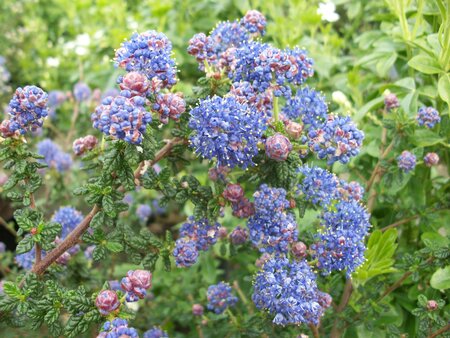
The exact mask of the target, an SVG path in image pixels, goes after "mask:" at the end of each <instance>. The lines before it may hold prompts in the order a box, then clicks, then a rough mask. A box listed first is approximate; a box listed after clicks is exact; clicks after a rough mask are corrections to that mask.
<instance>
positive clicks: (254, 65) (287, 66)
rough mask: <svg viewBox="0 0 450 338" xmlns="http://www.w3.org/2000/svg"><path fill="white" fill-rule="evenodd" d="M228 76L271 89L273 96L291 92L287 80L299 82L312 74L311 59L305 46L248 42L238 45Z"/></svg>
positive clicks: (260, 91) (256, 86) (234, 79)
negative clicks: (276, 46) (279, 47)
mask: <svg viewBox="0 0 450 338" xmlns="http://www.w3.org/2000/svg"><path fill="white" fill-rule="evenodd" d="M233 55H234V62H233V66H232V67H231V69H230V70H229V74H228V76H229V77H230V78H231V79H232V80H233V81H238V82H239V81H247V82H249V83H251V85H252V87H253V88H254V89H255V90H256V91H257V92H259V93H264V92H266V91H267V90H271V91H273V94H274V95H275V96H285V97H287V98H289V97H290V96H291V88H290V86H289V84H293V85H300V84H302V83H303V82H305V80H306V79H307V78H308V77H311V76H312V75H313V73H314V72H313V69H312V65H313V61H312V59H310V58H308V57H307V56H306V52H305V51H304V50H301V49H298V48H295V49H288V48H287V49H285V50H280V49H277V48H275V47H273V46H271V45H269V44H264V43H260V42H249V43H247V44H245V45H244V46H242V47H240V48H237V49H236V50H235V51H234V53H233Z"/></svg>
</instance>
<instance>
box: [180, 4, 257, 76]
mask: <svg viewBox="0 0 450 338" xmlns="http://www.w3.org/2000/svg"><path fill="white" fill-rule="evenodd" d="M265 27H266V18H265V17H264V16H263V15H262V14H261V13H260V12H258V11H256V10H250V11H248V12H247V14H246V15H245V16H244V17H243V18H242V19H241V20H235V21H233V22H228V21H227V22H220V23H219V24H218V25H217V26H216V28H215V29H213V31H212V32H211V34H210V35H209V36H206V35H205V34H204V33H199V34H196V35H194V36H193V37H192V39H191V40H189V47H188V49H187V51H188V53H189V54H190V55H192V56H194V57H195V58H196V60H197V62H198V64H199V69H200V70H205V66H204V63H205V61H206V62H207V63H208V64H210V65H215V66H218V67H219V68H223V66H224V65H227V64H228V63H229V62H228V61H227V58H228V57H229V56H230V54H232V53H230V52H231V51H233V50H235V48H237V47H241V46H243V45H245V44H246V43H248V42H249V41H251V40H253V39H254V38H257V37H258V36H262V35H264V34H265Z"/></svg>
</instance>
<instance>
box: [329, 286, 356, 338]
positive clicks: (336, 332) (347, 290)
mask: <svg viewBox="0 0 450 338" xmlns="http://www.w3.org/2000/svg"><path fill="white" fill-rule="evenodd" d="M352 291H353V286H352V280H351V279H350V278H349V279H347V281H346V282H345V286H344V292H343V293H342V297H341V301H340V303H339V305H338V307H337V309H336V315H339V313H341V312H342V311H344V309H345V307H346V306H347V304H348V302H349V301H350V297H351V296H352ZM338 324H339V319H338V317H336V319H335V320H334V324H333V328H332V329H331V334H330V337H331V338H337V337H340V331H341V330H340V329H339V327H338Z"/></svg>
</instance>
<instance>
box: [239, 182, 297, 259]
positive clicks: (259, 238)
mask: <svg viewBox="0 0 450 338" xmlns="http://www.w3.org/2000/svg"><path fill="white" fill-rule="evenodd" d="M254 197H255V203H254V206H255V214H254V215H253V216H251V217H250V218H249V219H248V221H247V226H248V228H249V230H250V240H251V241H252V243H253V244H254V245H255V246H256V247H258V249H259V250H260V251H261V252H268V253H272V252H287V251H288V250H289V243H292V242H294V241H296V240H297V236H298V230H297V223H296V222H295V217H294V215H292V214H291V213H288V212H286V211H285V209H286V208H288V207H289V201H288V200H286V191H285V190H284V189H282V188H269V187H268V186H267V185H265V184H263V185H261V187H260V188H259V190H258V191H257V192H255V194H254Z"/></svg>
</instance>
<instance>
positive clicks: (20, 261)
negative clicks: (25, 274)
mask: <svg viewBox="0 0 450 338" xmlns="http://www.w3.org/2000/svg"><path fill="white" fill-rule="evenodd" d="M35 256H36V249H35V248H34V247H33V248H32V249H31V250H30V251H28V252H25V253H23V254H19V255H16V257H15V261H16V263H17V265H18V266H20V267H21V268H23V269H25V270H31V268H32V267H33V263H34V259H35Z"/></svg>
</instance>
